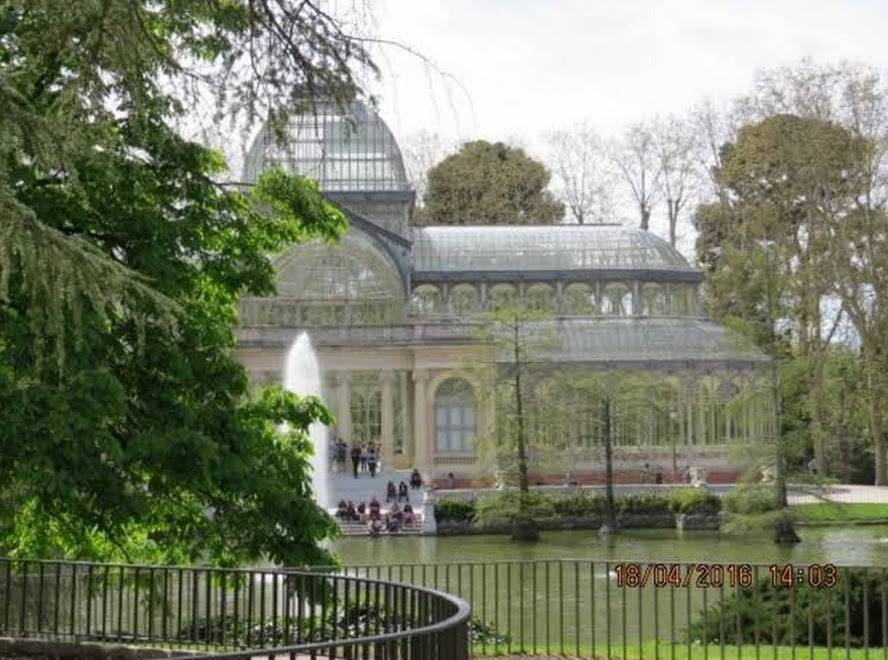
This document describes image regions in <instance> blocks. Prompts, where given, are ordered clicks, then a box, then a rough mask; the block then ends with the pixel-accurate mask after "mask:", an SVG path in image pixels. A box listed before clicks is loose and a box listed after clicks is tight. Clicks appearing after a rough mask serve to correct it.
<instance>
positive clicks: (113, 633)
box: [0, 559, 470, 660]
mask: <svg viewBox="0 0 888 660" xmlns="http://www.w3.org/2000/svg"><path fill="white" fill-rule="evenodd" d="M469 617H470V609H469V606H468V605H467V603H466V602H465V601H463V600H461V599H458V598H455V597H453V596H450V595H448V594H446V593H443V592H441V591H437V590H433V589H430V588H427V587H421V586H418V585H412V584H397V583H394V582H392V581H388V580H381V579H373V578H370V577H369V576H356V575H345V574H336V573H333V572H319V571H298V570H274V569H256V570H249V569H218V568H200V567H165V566H136V565H125V564H98V563H89V562H73V561H41V560H18V559H15V560H14V559H0V635H2V636H7V637H16V638H33V639H50V640H58V641H69V642H86V641H89V642H113V643H126V644H143V645H152V646H162V647H167V648H181V649H183V652H189V651H190V652H193V651H195V650H199V651H202V652H203V653H204V654H206V653H211V655H210V656H205V657H217V656H218V657H230V658H251V657H255V656H261V655H268V656H269V657H273V656H276V655H286V654H289V655H290V657H291V658H293V657H297V655H298V657H300V658H301V657H312V658H314V657H324V658H355V659H357V658H373V659H384V660H396V659H397V660H400V659H409V660H425V659H427V658H428V659H432V660H451V659H454V660H462V659H463V658H468V622H469Z"/></svg>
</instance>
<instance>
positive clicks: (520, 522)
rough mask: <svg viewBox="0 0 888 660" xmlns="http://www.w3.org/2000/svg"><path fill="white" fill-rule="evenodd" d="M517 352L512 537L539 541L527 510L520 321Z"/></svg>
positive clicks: (516, 539) (517, 328) (516, 344)
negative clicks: (515, 483) (515, 501)
mask: <svg viewBox="0 0 888 660" xmlns="http://www.w3.org/2000/svg"><path fill="white" fill-rule="evenodd" d="M514 341H515V345H514V354H515V415H516V421H517V424H518V437H517V438H516V440H517V444H518V448H517V449H518V452H517V453H518V490H519V493H518V517H517V518H516V519H515V520H513V521H512V539H513V540H515V541H537V540H539V538H540V533H539V531H538V529H537V526H536V523H535V522H534V520H533V519H532V518H531V516H530V514H529V513H528V511H527V496H528V494H529V492H530V483H529V480H528V478H527V442H526V438H525V437H524V434H525V424H524V398H523V396H522V394H521V350H520V333H519V327H518V321H517V320H516V321H515V325H514Z"/></svg>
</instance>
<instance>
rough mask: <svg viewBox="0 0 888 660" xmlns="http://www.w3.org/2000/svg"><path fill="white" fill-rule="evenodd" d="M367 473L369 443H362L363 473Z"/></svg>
mask: <svg viewBox="0 0 888 660" xmlns="http://www.w3.org/2000/svg"><path fill="white" fill-rule="evenodd" d="M366 471H367V443H366V442H362V443H361V472H366Z"/></svg>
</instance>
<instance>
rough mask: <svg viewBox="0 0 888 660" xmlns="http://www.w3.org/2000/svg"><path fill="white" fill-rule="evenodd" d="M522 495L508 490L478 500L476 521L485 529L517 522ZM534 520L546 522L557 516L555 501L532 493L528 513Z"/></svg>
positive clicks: (528, 501)
mask: <svg viewBox="0 0 888 660" xmlns="http://www.w3.org/2000/svg"><path fill="white" fill-rule="evenodd" d="M520 496H521V493H520V492H519V491H515V490H507V491H503V492H501V493H497V494H496V495H488V496H486V497H482V498H481V499H480V500H478V504H477V515H476V519H477V520H478V522H479V523H480V524H481V525H482V526H483V527H488V526H491V525H501V524H503V523H511V522H515V521H516V520H518V518H519V511H520V507H519V499H520ZM525 513H526V514H527V516H528V517H530V518H531V519H533V520H545V519H547V518H553V517H554V516H555V507H554V505H553V499H552V497H550V496H549V495H546V494H545V493H540V492H535V491H531V492H529V493H528V494H527V501H526V511H525Z"/></svg>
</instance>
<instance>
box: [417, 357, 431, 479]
mask: <svg viewBox="0 0 888 660" xmlns="http://www.w3.org/2000/svg"><path fill="white" fill-rule="evenodd" d="M428 383H429V370H428V369H414V371H413V419H414V424H413V466H414V467H416V468H417V469H418V470H419V472H420V474H421V475H422V480H423V482H425V483H428V482H429V481H430V480H431V476H432V473H431V465H429V439H428V421H427V420H428V417H427V408H428V397H427V390H428Z"/></svg>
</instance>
